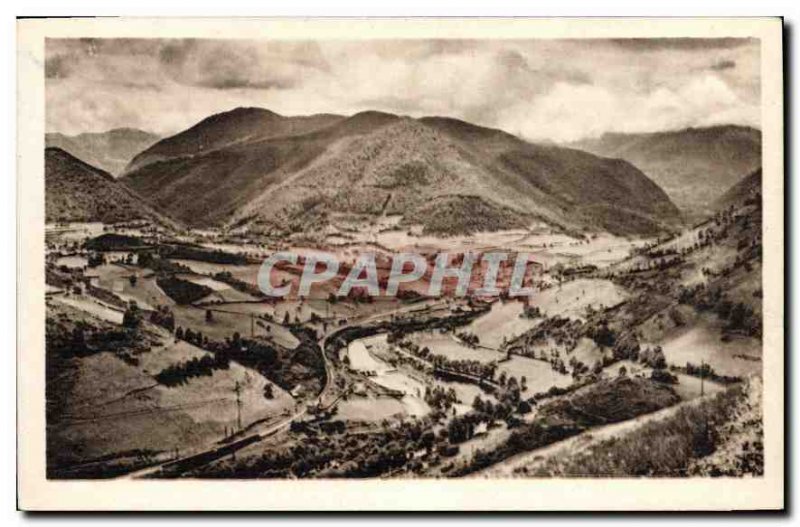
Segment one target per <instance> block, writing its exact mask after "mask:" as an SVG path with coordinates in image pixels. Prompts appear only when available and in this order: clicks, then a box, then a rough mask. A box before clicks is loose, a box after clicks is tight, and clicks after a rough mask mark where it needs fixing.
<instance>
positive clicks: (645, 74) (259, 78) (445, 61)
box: [45, 39, 760, 140]
mask: <svg viewBox="0 0 800 527" xmlns="http://www.w3.org/2000/svg"><path fill="white" fill-rule="evenodd" d="M634 40H637V41H636V42H631V41H630V39H626V40H625V41H624V42H621V41H619V40H575V39H572V40H535V39H531V40H493V41H489V40H378V41H369V42H365V41H257V40H221V39H80V40H75V39H72V40H48V41H47V43H46V68H45V70H46V75H47V84H46V95H47V127H48V130H49V131H60V132H64V133H80V132H84V131H97V130H104V129H110V128H116V127H122V126H132V127H139V128H143V129H146V130H152V131H155V132H159V133H174V132H176V131H179V130H181V129H184V128H186V127H189V126H191V125H193V124H195V123H196V122H198V121H200V120H201V119H203V118H205V117H207V116H209V115H211V114H213V113H218V112H221V111H225V110H229V109H231V108H233V107H236V106H261V107H264V108H269V109H270V110H273V111H276V112H278V113H282V114H285V115H302V114H313V113H337V114H352V113H355V112H358V111H363V110H381V111H386V112H394V113H401V114H405V115H411V116H416V117H418V116H424V115H443V116H451V117H456V118H461V119H465V120H468V121H472V122H475V123H476V124H481V125H485V126H493V127H498V128H502V129H505V130H507V131H509V132H512V133H516V134H520V135H523V136H524V137H527V138H530V139H536V140H540V139H549V140H572V139H578V138H581V137H586V136H590V135H598V134H601V133H603V132H607V131H655V130H659V129H664V128H668V127H680V126H692V125H700V124H702V123H709V122H713V121H716V120H720V119H730V120H731V122H732V123H735V124H756V125H757V124H758V115H759V111H758V108H759V107H758V105H759V101H760V62H759V47H758V42H757V41H752V40H744V39H739V40H736V39H714V40H709V39H677V41H673V40H669V39H656V40H655V41H647V42H640V41H639V40H641V39H634ZM688 41H691V42H688Z"/></svg>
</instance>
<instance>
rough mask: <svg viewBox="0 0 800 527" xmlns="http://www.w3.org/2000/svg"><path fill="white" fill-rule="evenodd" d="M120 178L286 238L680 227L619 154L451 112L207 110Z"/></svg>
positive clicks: (200, 213) (197, 213)
mask: <svg viewBox="0 0 800 527" xmlns="http://www.w3.org/2000/svg"><path fill="white" fill-rule="evenodd" d="M124 182H125V183H126V184H127V185H129V186H130V187H131V188H133V189H134V190H136V191H137V192H138V193H139V194H141V195H142V196H143V197H144V198H145V199H147V200H149V202H150V203H152V204H153V205H154V206H156V207H157V208H159V209H160V210H163V211H165V212H167V213H168V214H169V215H170V216H172V217H175V218H177V219H180V220H182V221H184V222H186V223H187V224H190V225H193V226H213V225H227V226H233V225H236V226H239V225H248V226H250V227H254V228H256V227H257V228H261V229H264V230H269V231H272V232H276V231H277V232H284V233H286V232H294V231H306V232H308V231H312V230H315V229H318V228H321V227H324V226H326V225H329V224H330V223H331V222H334V221H335V220H336V218H338V217H342V216H351V217H352V216H353V215H361V216H364V215H366V216H378V215H383V214H391V215H401V216H402V217H403V220H402V221H403V223H404V224H407V225H410V224H421V225H423V226H424V228H425V230H426V231H427V232H431V233H439V234H456V233H463V232H474V231H476V230H498V229H502V228H510V227H519V226H524V225H528V224H530V223H531V222H533V221H543V222H546V223H548V224H551V225H555V226H558V227H561V228H563V229H569V230H584V229H588V230H608V231H610V232H615V233H618V234H634V233H636V234H638V233H654V232H657V231H659V230H662V229H664V228H669V227H670V226H671V225H674V224H675V223H676V222H677V221H679V211H678V210H677V208H676V207H675V206H674V205H673V204H672V202H670V200H669V198H668V197H667V195H666V194H665V193H664V192H663V191H662V190H661V189H660V188H659V187H658V185H656V184H655V183H653V182H652V181H650V180H649V179H648V178H647V177H646V176H645V175H644V174H642V172H641V171H639V170H638V169H637V168H636V167H634V166H633V165H631V164H630V163H628V162H626V161H623V160H619V159H605V158H601V157H598V156H595V155H592V154H589V153H586V152H582V151H579V150H576V149H571V148H564V147H558V146H542V145H535V144H531V143H527V142H525V141H523V140H521V139H520V138H518V137H515V136H513V135H510V134H507V133H505V132H503V131H500V130H494V129H489V128H483V127H479V126H475V125H472V124H470V123H467V122H464V121H459V120H456V119H449V118H442V117H427V118H422V119H412V118H409V117H401V116H397V115H393V114H388V113H382V112H374V111H369V112H362V113H358V114H355V115H353V116H351V117H347V118H344V117H338V116H328V115H326V116H311V117H283V116H279V115H277V114H275V113H273V112H269V111H267V110H260V109H253V108H241V109H236V110H233V111H230V112H226V113H223V114H218V115H214V116H211V117H209V118H207V119H205V120H204V121H202V122H200V123H198V124H197V125H195V126H193V127H192V128H190V129H188V130H186V131H184V132H181V133H180V134H178V135H177V136H173V137H171V138H167V139H164V140H162V141H159V142H158V143H156V144H155V145H153V146H152V147H150V148H149V149H147V150H146V151H144V152H142V153H141V154H140V155H139V156H137V157H136V158H135V159H134V160H133V161H132V162H131V165H130V166H129V167H128V169H127V170H126V175H125V177H124ZM445 211H446V213H445Z"/></svg>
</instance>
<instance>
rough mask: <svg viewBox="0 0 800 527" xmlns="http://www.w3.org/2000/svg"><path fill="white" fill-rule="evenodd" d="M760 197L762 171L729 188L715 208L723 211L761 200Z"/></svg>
mask: <svg viewBox="0 0 800 527" xmlns="http://www.w3.org/2000/svg"><path fill="white" fill-rule="evenodd" d="M760 197H761V169H758V170H756V171H755V172H752V173H750V174H748V175H747V176H745V177H743V178H742V179H741V180H740V181H739V182H738V183H736V184H735V185H734V186H732V187H731V188H729V189H728V190H727V191H726V192H725V194H723V195H722V196H720V197H719V198H718V199H717V201H716V202H715V205H714V208H715V209H716V210H723V209H727V208H729V207H730V206H738V205H741V204H742V203H745V202H747V201H748V200H750V199H754V198H755V199H760Z"/></svg>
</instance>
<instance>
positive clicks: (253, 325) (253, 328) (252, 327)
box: [250, 313, 256, 338]
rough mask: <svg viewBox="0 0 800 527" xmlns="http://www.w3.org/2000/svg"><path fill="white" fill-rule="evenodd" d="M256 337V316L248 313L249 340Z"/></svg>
mask: <svg viewBox="0 0 800 527" xmlns="http://www.w3.org/2000/svg"><path fill="white" fill-rule="evenodd" d="M255 336H256V315H255V313H250V338H253V337H255Z"/></svg>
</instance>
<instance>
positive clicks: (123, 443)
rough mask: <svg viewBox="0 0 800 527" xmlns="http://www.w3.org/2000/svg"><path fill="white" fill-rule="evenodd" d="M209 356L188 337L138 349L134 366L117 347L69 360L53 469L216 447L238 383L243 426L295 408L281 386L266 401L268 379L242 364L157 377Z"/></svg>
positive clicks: (53, 434) (232, 412)
mask: <svg viewBox="0 0 800 527" xmlns="http://www.w3.org/2000/svg"><path fill="white" fill-rule="evenodd" d="M205 355H207V352H205V351H203V350H200V349H198V348H195V347H194V346H191V345H189V344H187V343H185V342H174V343H173V342H168V343H166V344H164V345H162V346H157V347H154V348H152V349H151V350H150V351H149V352H144V353H139V354H136V355H135V358H136V364H133V363H129V362H127V361H123V360H121V359H120V358H119V357H118V356H116V355H115V354H114V353H111V352H99V353H94V354H92V355H90V356H87V357H81V358H72V359H69V360H68V361H67V362H66V364H65V365H64V367H63V369H62V371H63V372H64V373H62V374H61V375H60V376H59V377H58V378H57V379H56V380H54V382H56V383H57V385H56V386H53V389H54V390H56V391H57V392H58V393H59V394H60V405H61V408H63V409H64V410H63V413H61V414H59V415H58V416H57V417H56V418H54V419H52V420H51V421H50V423H49V426H48V443H49V445H51V447H50V448H51V451H50V455H51V460H52V467H51V468H52V473H54V474H58V475H59V476H63V477H76V476H81V475H92V474H96V473H97V474H99V473H102V472H103V471H106V470H110V471H112V472H113V470H114V468H113V467H114V466H116V465H117V464H119V463H122V464H127V463H136V464H141V463H146V462H147V459H150V458H153V459H158V458H160V457H159V456H161V457H163V456H166V457H174V456H178V455H181V454H186V453H188V452H191V451H192V450H194V449H197V448H203V447H205V446H207V445H210V444H213V443H214V442H216V441H219V440H221V439H223V438H224V437H225V435H226V433H228V434H230V433H231V432H233V431H234V430H235V428H236V426H237V421H238V415H237V411H238V408H237V396H236V394H235V392H234V388H235V386H236V385H237V383H238V385H239V387H240V396H239V400H240V401H241V407H240V410H241V420H242V424H243V426H247V424H249V423H251V422H254V421H258V420H262V419H267V418H275V417H277V416H279V415H280V414H282V412H283V411H284V410H286V409H289V408H292V406H293V401H292V398H291V397H290V396H289V395H288V394H286V393H285V392H283V391H282V390H280V388H278V387H277V386H273V399H269V400H268V399H266V398H265V397H264V387H265V386H266V384H267V383H268V381H266V380H265V379H264V378H263V377H262V376H261V375H259V374H258V373H256V372H253V371H250V370H247V369H246V368H243V367H242V366H240V365H238V364H236V363H231V364H230V367H229V369H227V370H216V371H214V372H213V374H212V375H211V376H201V377H195V378H193V379H190V380H188V381H187V382H186V383H185V384H181V385H179V386H174V387H167V386H163V385H160V384H159V383H158V382H156V381H155V379H154V378H153V375H154V374H156V373H158V372H159V371H161V370H162V369H164V368H165V367H167V366H170V365H173V364H178V363H182V362H185V361H187V360H189V359H191V358H195V357H198V358H199V357H202V356H205ZM58 386H60V387H61V388H57V387H58ZM55 445H58V446H57V447H56V446H55ZM131 453H138V454H136V455H132V454H131ZM131 456H132V457H133V459H129V458H130V457H131Z"/></svg>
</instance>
